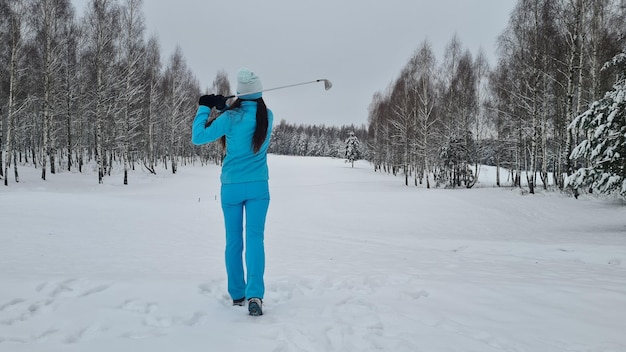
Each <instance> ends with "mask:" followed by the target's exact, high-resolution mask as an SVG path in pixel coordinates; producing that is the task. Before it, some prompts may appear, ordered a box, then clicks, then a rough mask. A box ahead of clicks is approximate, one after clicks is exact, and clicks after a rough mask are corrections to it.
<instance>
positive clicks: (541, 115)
mask: <svg viewBox="0 0 626 352" xmlns="http://www.w3.org/2000/svg"><path fill="white" fill-rule="evenodd" d="M498 44H499V51H498V60H497V64H496V66H495V67H489V65H488V63H487V60H486V58H485V54H484V53H483V52H479V53H478V54H475V55H474V54H472V53H471V52H470V51H469V50H467V49H464V48H463V45H462V43H461V41H460V39H459V38H458V37H457V36H455V37H454V38H452V40H451V41H450V42H449V44H448V45H447V47H446V50H445V53H444V56H443V60H442V62H438V60H437V59H436V58H435V55H434V54H433V51H432V48H431V45H430V44H429V43H428V42H427V41H425V42H423V43H422V44H421V45H420V46H419V48H418V49H417V50H416V51H415V53H414V54H413V56H412V57H410V58H409V60H408V62H407V64H406V65H405V67H404V68H403V69H402V70H401V72H400V73H399V75H398V77H397V78H396V79H395V80H394V81H393V82H392V83H391V84H390V85H389V87H388V88H387V89H386V90H384V91H381V92H379V93H376V94H375V95H374V97H373V99H372V102H371V105H370V109H369V117H368V131H369V136H368V144H369V147H370V151H369V153H370V154H369V155H370V158H371V160H372V161H373V163H374V165H375V168H376V169H377V170H379V169H380V170H385V171H388V172H394V173H395V172H401V173H403V175H404V176H405V183H406V184H407V185H408V184H409V183H410V181H409V180H410V179H411V180H414V183H415V184H417V183H421V182H426V184H427V186H429V187H430V182H431V181H435V182H437V183H438V184H442V185H447V186H465V187H471V186H473V185H474V183H475V182H476V176H477V175H476V174H477V173H478V172H479V168H478V166H477V165H478V164H479V163H480V162H484V161H490V162H491V163H493V165H495V166H498V170H499V169H500V167H507V168H508V169H510V170H513V173H514V175H513V180H514V185H516V186H521V184H522V178H524V179H525V181H526V182H525V183H526V184H528V187H529V190H530V192H531V193H532V192H534V190H535V188H536V187H537V186H538V185H539V183H541V184H542V185H543V187H548V186H549V185H552V186H556V187H559V188H563V187H564V184H565V176H566V175H570V174H572V173H573V172H574V171H576V169H577V168H578V167H580V166H584V164H585V163H588V160H584V159H582V160H581V159H571V158H570V155H571V152H572V150H573V148H574V147H575V146H576V145H577V144H578V143H579V142H580V141H583V140H584V139H585V138H586V136H587V135H588V134H589V132H588V131H586V130H579V129H576V128H569V129H568V126H570V124H571V122H572V121H573V120H574V119H575V117H577V116H579V115H581V114H582V113H583V112H584V111H585V110H587V108H588V106H589V104H590V103H591V102H594V101H596V100H598V99H600V98H602V97H603V96H604V94H605V92H607V91H609V90H610V89H611V87H612V85H613V84H615V83H616V79H617V78H616V77H620V72H621V71H620V70H622V69H623V68H620V67H619V66H615V65H612V66H611V65H607V66H604V64H605V63H606V62H609V61H611V60H612V59H613V58H614V57H615V56H616V55H617V54H619V53H620V52H623V51H624V50H625V48H626V47H625V44H626V7H625V6H624V2H623V1H618V0H520V1H518V3H517V5H516V7H515V9H514V11H513V12H512V13H511V17H510V19H509V24H508V26H507V28H506V30H505V31H504V32H503V33H502V34H501V36H500V37H499V40H498ZM550 172H553V173H554V174H555V175H557V177H555V178H554V181H553V183H552V184H550V182H549V181H548V174H549V173H550ZM498 177H499V176H498ZM497 182H498V184H499V183H500V179H499V178H498V180H497Z"/></svg>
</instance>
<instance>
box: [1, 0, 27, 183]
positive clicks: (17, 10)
mask: <svg viewBox="0 0 626 352" xmlns="http://www.w3.org/2000/svg"><path fill="white" fill-rule="evenodd" d="M7 6H8V8H7V9H6V13H7V20H8V21H7V23H8V27H9V28H8V43H9V51H10V54H9V57H10V58H9V98H8V102H7V106H8V109H7V110H8V111H7V123H6V134H5V136H4V143H5V145H4V150H3V164H4V175H5V177H4V185H5V186H7V185H8V178H9V177H8V168H9V165H10V164H11V161H10V159H11V158H12V159H13V160H12V162H13V170H14V174H15V182H19V174H18V167H17V160H16V159H17V158H16V152H15V150H14V141H15V137H14V136H13V134H14V133H15V118H16V115H17V114H18V112H19V111H20V110H22V108H23V107H24V106H25V102H24V103H22V105H20V106H18V102H17V93H18V90H19V82H20V75H21V74H22V72H23V70H22V69H21V67H20V66H21V64H22V60H23V59H24V46H25V40H26V36H27V31H28V28H27V24H26V20H25V19H26V13H27V11H28V6H29V1H28V0H16V1H11V2H9V3H8V4H7Z"/></svg>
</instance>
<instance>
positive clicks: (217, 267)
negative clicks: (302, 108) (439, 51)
mask: <svg viewBox="0 0 626 352" xmlns="http://www.w3.org/2000/svg"><path fill="white" fill-rule="evenodd" d="M269 163H270V174H271V180H270V187H271V192H272V201H271V204H270V212H269V214H268V220H267V221H268V222H267V228H266V252H267V271H266V288H267V291H266V297H265V307H264V308H265V309H264V310H265V315H263V316H262V317H250V316H248V315H247V311H246V309H245V308H242V307H232V306H231V303H230V298H229V297H228V296H227V293H226V281H225V270H224V264H223V257H222V256H223V247H224V239H223V229H222V227H223V222H222V214H221V208H220V203H219V168H218V167H217V166H205V167H200V166H184V167H183V166H181V167H180V169H179V173H178V174H177V175H175V176H172V175H170V174H169V173H168V171H166V170H161V172H160V173H159V175H158V176H150V175H147V174H145V173H144V172H142V171H139V170H138V171H135V172H133V173H132V174H131V175H130V179H129V180H130V185H129V186H123V185H121V183H122V182H121V180H122V177H121V175H115V176H113V177H108V178H106V179H105V184H104V185H98V184H97V176H96V175H95V174H93V175H79V174H76V173H69V172H64V173H60V174H57V175H49V177H48V181H45V182H44V181H41V180H40V179H39V171H38V170H34V169H28V168H22V169H21V171H20V172H21V182H20V183H19V184H15V183H12V184H10V185H9V187H3V188H2V189H0V200H1V202H0V204H2V205H1V208H0V212H1V214H2V220H1V221H0V223H1V224H2V225H3V226H2V229H1V230H0V231H1V232H0V241H1V242H0V243H1V246H0V351H2V352H5V351H6V352H9V351H10V352H20V351H29V352H30V351H46V352H51V351H91V352H98V351H103V352H104V351H106V352H110V351H151V352H160V351H276V352H278V351H464V352H467V351H480V352H489V351H515V352H522V351H528V352H541V351H545V352H554V351H577V352H578V351H580V352H582V351H585V352H588V351H598V352H600V351H602V352H610V351H611V352H618V351H626V335H624V328H625V327H626V314H624V312H626V268H625V265H626V216H625V215H626V207H625V206H624V204H623V203H622V202H620V201H617V200H615V199H607V198H594V197H590V196H587V197H584V196H581V197H580V198H579V199H578V200H575V199H573V198H572V197H567V196H565V195H562V194H560V193H557V192H545V191H544V192H542V193H539V194H536V195H523V193H522V192H520V191H519V190H511V189H508V188H495V187H490V186H491V185H492V184H493V178H494V175H495V172H494V170H493V169H492V168H484V169H483V170H481V173H480V177H481V179H480V184H479V186H480V188H474V189H470V190H467V189H457V190H446V189H430V190H428V189H425V188H423V187H405V186H404V185H403V180H402V179H400V178H395V177H393V176H390V175H387V174H381V173H375V172H374V171H373V169H372V168H371V167H370V165H368V164H367V163H365V162H363V161H359V162H356V163H355V167H354V168H351V167H350V164H349V163H345V162H344V161H343V160H339V159H328V158H302V157H301V158H298V157H286V156H274V155H271V156H270V157H269ZM9 175H12V170H10V172H9ZM503 175H504V177H506V173H503ZM11 181H12V180H11Z"/></svg>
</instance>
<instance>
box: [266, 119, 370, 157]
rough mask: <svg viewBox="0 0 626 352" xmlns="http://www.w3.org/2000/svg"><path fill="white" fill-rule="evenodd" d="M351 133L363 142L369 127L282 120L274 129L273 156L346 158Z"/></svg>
mask: <svg viewBox="0 0 626 352" xmlns="http://www.w3.org/2000/svg"><path fill="white" fill-rule="evenodd" d="M350 133H354V134H355V135H356V136H357V137H358V138H359V139H362V140H365V139H366V138H367V129H366V128H365V126H361V127H355V126H354V125H350V126H341V127H328V126H323V125H321V126H316V125H312V126H311V125H292V124H289V123H287V122H286V121H285V120H282V121H280V123H279V124H277V125H275V126H274V129H273V131H272V139H271V144H270V147H269V152H270V153H273V154H280V155H297V156H325V157H344V156H345V149H346V140H347V139H348V137H349V136H350Z"/></svg>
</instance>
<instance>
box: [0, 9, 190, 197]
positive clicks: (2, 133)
mask: <svg viewBox="0 0 626 352" xmlns="http://www.w3.org/2000/svg"><path fill="white" fill-rule="evenodd" d="M142 2H143V0H121V1H116V0H91V1H90V2H89V4H88V6H87V8H86V10H85V12H84V14H82V15H81V16H77V14H76V11H75V9H74V7H73V6H72V4H71V2H70V0H0V107H1V111H0V116H1V117H2V120H1V123H0V147H1V148H2V158H0V159H1V160H0V178H4V183H5V185H6V184H7V183H8V179H9V175H7V173H8V169H9V167H11V166H12V167H13V170H14V179H15V181H16V182H18V181H19V169H18V165H20V164H22V165H23V164H26V163H32V164H35V165H37V166H38V167H40V168H41V177H42V179H44V180H45V179H46V177H47V173H48V172H50V173H55V172H57V168H60V167H62V168H64V169H67V170H72V169H76V170H79V171H82V168H83V166H84V165H85V164H86V163H88V162H92V163H93V162H95V165H97V169H98V170H97V171H98V180H99V182H100V183H102V181H103V177H105V176H106V175H109V174H110V172H111V168H112V167H113V165H114V164H115V165H121V166H122V167H123V169H124V183H127V180H128V179H127V177H128V170H130V169H132V168H133V167H134V166H135V165H136V164H142V165H143V167H145V168H147V169H148V170H151V171H152V172H154V170H155V166H156V165H157V164H158V163H162V164H163V165H165V166H166V167H169V168H171V171H172V172H176V168H177V166H178V163H179V162H180V160H181V158H183V157H189V156H192V155H193V154H194V153H195V152H196V149H194V148H193V147H192V146H191V144H190V143H189V135H190V125H191V119H193V114H194V110H195V108H196V106H197V98H198V96H199V92H200V88H199V82H198V80H197V79H196V78H195V77H194V75H193V74H192V72H191V71H190V69H189V68H188V67H187V64H186V61H185V58H184V56H183V53H182V51H181V50H180V48H177V49H176V50H175V52H174V53H173V54H172V55H171V56H170V57H169V58H167V59H163V58H162V56H161V55H162V54H161V49H160V45H159V41H158V39H157V38H156V37H149V38H146V36H145V20H144V16H143V12H142Z"/></svg>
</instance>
